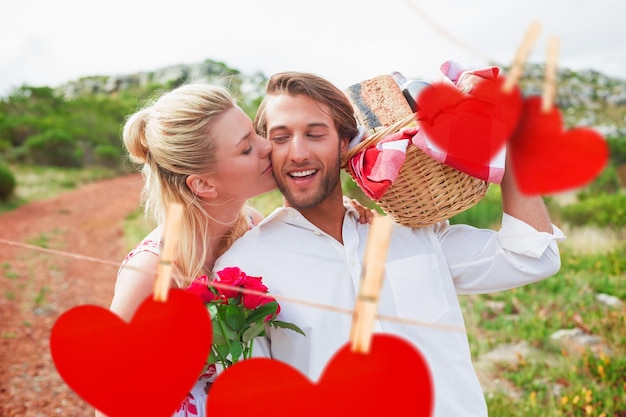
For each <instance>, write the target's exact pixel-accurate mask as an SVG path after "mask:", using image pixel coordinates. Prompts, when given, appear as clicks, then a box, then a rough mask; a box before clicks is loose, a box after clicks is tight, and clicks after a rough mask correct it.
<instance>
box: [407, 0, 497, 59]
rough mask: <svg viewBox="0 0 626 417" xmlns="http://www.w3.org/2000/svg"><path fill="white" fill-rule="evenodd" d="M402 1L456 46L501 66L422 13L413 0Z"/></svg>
mask: <svg viewBox="0 0 626 417" xmlns="http://www.w3.org/2000/svg"><path fill="white" fill-rule="evenodd" d="M404 2H405V3H406V5H407V6H408V7H409V8H410V9H411V11H413V12H414V13H415V14H417V15H418V16H419V17H420V18H422V19H423V20H424V21H426V23H428V24H429V25H430V26H432V27H433V28H434V29H435V30H436V31H437V32H439V33H440V34H441V35H442V36H443V37H445V38H447V39H448V40H449V41H451V42H452V43H454V44H456V45H457V46H459V47H460V48H461V49H465V50H466V51H468V52H469V53H471V54H472V55H475V56H477V57H478V58H480V59H483V60H484V61H485V62H487V63H488V64H489V65H494V66H502V65H501V64H499V63H498V62H497V61H496V60H495V59H492V58H490V57H488V56H486V55H484V54H483V53H482V52H480V51H478V50H476V49H474V48H472V47H471V46H469V45H468V44H466V43H465V42H463V41H461V40H460V39H459V38H457V37H456V36H454V35H453V34H452V33H450V32H449V31H448V30H446V28H444V27H443V26H441V25H439V24H438V23H437V22H435V21H434V20H433V19H432V18H430V16H428V15H427V14H426V13H424V12H423V11H422V10H421V9H420V8H419V7H417V5H416V4H415V3H414V1H411V0H404Z"/></svg>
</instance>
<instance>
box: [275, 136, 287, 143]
mask: <svg viewBox="0 0 626 417" xmlns="http://www.w3.org/2000/svg"><path fill="white" fill-rule="evenodd" d="M287 139H289V136H274V137H272V142H274V143H284V142H286V141H287Z"/></svg>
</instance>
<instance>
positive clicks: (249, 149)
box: [243, 146, 252, 155]
mask: <svg viewBox="0 0 626 417" xmlns="http://www.w3.org/2000/svg"><path fill="white" fill-rule="evenodd" d="M251 153H252V146H249V147H248V149H246V150H245V151H243V154H244V155H250V154H251Z"/></svg>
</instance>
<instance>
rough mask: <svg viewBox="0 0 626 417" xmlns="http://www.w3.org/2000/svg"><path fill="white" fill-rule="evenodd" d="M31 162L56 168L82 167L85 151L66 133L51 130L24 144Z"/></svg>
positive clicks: (30, 138)
mask: <svg viewBox="0 0 626 417" xmlns="http://www.w3.org/2000/svg"><path fill="white" fill-rule="evenodd" d="M24 148H25V151H26V152H25V154H26V155H28V159H29V160H30V161H29V162H32V163H34V164H38V165H47V166H56V167H81V166H82V165H83V163H82V157H83V150H82V149H81V148H80V145H79V144H78V142H77V141H76V140H75V139H74V138H73V137H72V136H71V135H70V134H68V133H67V132H66V131H64V130H60V129H50V130H47V131H45V132H43V133H40V134H37V135H34V136H31V137H29V138H28V139H27V140H26V142H24Z"/></svg>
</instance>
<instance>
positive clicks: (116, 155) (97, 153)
mask: <svg viewBox="0 0 626 417" xmlns="http://www.w3.org/2000/svg"><path fill="white" fill-rule="evenodd" d="M93 154H94V157H95V160H96V162H97V163H98V164H99V165H101V166H104V167H107V168H116V167H118V166H120V163H121V160H122V148H121V147H120V146H113V145H100V146H96V148H95V149H94V150H93Z"/></svg>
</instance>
